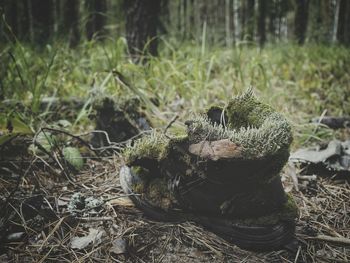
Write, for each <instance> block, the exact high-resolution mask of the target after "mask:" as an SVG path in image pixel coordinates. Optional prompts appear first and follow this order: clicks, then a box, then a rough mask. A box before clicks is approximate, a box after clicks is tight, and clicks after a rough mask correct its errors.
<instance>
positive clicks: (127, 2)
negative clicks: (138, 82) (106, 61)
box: [124, 0, 161, 60]
mask: <svg viewBox="0 0 350 263" xmlns="http://www.w3.org/2000/svg"><path fill="white" fill-rule="evenodd" d="M160 4H161V0H147V1H146V0H124V9H125V12H126V28H125V29H126V39H127V42H128V46H129V52H130V54H131V55H132V57H133V58H134V59H136V60H138V57H139V56H140V55H144V54H146V55H147V54H150V55H153V56H156V55H157V54H158V51H157V48H158V41H157V28H158V20H159V13H160V6H161V5H160Z"/></svg>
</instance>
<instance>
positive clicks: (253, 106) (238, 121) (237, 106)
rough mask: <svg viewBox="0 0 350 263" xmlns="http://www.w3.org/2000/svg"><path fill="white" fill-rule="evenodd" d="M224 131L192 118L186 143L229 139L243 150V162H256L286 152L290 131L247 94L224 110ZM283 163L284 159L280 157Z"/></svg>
mask: <svg viewBox="0 0 350 263" xmlns="http://www.w3.org/2000/svg"><path fill="white" fill-rule="evenodd" d="M225 111H227V112H226V114H227V117H228V124H227V127H223V126H222V125H217V124H215V123H214V124H212V123H211V122H210V120H209V119H208V118H206V117H203V116H199V117H197V118H195V119H194V120H193V121H192V122H191V123H190V125H189V126H188V135H189V140H190V141H191V142H192V143H198V142H200V141H203V140H208V141H214V140H221V139H230V140H231V141H232V142H233V143H235V144H237V145H239V146H240V147H241V148H242V155H241V157H242V158H244V159H259V158H264V157H266V156H272V155H275V154H276V153H278V152H281V151H286V152H289V146H290V144H291V142H292V129H291V126H290V124H289V123H288V121H287V120H286V119H285V118H284V117H283V116H282V115H281V114H279V113H277V112H275V111H274V110H273V109H272V108H271V107H270V106H268V105H265V104H263V103H261V102H259V101H258V100H257V99H256V98H255V97H254V96H253V94H252V92H251V90H248V91H247V92H246V93H245V94H243V95H241V96H238V97H236V98H234V99H232V101H231V102H230V103H229V105H228V106H227V108H226V109H225ZM283 159H284V157H283Z"/></svg>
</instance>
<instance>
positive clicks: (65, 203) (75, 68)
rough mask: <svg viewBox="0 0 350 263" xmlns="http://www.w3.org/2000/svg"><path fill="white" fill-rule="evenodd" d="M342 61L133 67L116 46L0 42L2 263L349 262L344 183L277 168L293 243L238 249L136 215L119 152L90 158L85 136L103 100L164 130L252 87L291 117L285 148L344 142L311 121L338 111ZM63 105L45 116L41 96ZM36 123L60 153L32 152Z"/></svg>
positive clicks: (264, 58)
mask: <svg viewBox="0 0 350 263" xmlns="http://www.w3.org/2000/svg"><path fill="white" fill-rule="evenodd" d="M166 44H167V45H170V44H169V43H166ZM175 50H179V51H175ZM9 52H10V53H11V54H12V57H14V58H15V59H13V58H11V56H9V57H8V56H7V54H9ZM349 53H350V52H349V50H347V49H344V48H341V47H337V48H335V47H321V46H309V47H304V48H300V47H294V46H286V47H278V48H275V47H267V48H266V49H265V50H262V51H260V50H257V49H255V48H241V49H234V50H221V49H213V50H205V52H204V50H203V49H201V50H196V49H194V48H193V47H191V46H186V47H178V46H170V47H167V48H165V49H164V51H163V53H162V54H161V56H160V58H155V59H151V60H150V61H148V64H147V65H143V64H133V63H131V62H130V61H129V60H128V59H127V57H126V56H124V48H123V44H122V43H113V45H109V46H103V45H101V44H96V46H94V45H92V44H85V46H82V47H80V49H79V50H76V51H69V50H68V49H66V48H64V49H59V48H58V47H57V49H56V48H55V47H47V49H46V50H44V51H38V50H35V49H31V48H28V47H22V46H12V47H7V48H6V49H4V51H3V52H2V53H0V59H2V61H5V62H6V63H5V64H6V70H4V71H3V72H5V74H4V78H2V85H3V86H4V87H11V88H8V89H4V93H5V94H4V95H5V98H8V99H7V100H5V101H4V102H2V104H1V106H0V107H1V109H2V110H3V111H2V113H1V116H0V117H1V118H0V123H1V124H2V127H1V135H2V136H1V137H0V146H1V155H0V161H1V166H0V168H1V170H0V172H1V177H0V179H1V183H0V209H1V210H0V215H1V217H0V230H1V231H0V232H1V234H0V239H1V241H2V242H1V246H0V262H56V261H61V262H108V261H110V262H189V261H190V262H348V261H349V260H350V246H349V238H350V205H349V202H348V200H349V197H350V184H349V180H348V179H349V178H348V177H347V178H346V177H345V178H344V177H342V178H341V177H337V176H321V174H305V172H303V170H302V168H300V167H295V166H292V165H288V166H286V168H285V169H284V171H283V173H282V175H281V176H282V181H283V185H284V188H285V191H286V192H288V193H290V194H291V195H292V196H293V197H294V199H295V201H296V203H297V205H298V207H299V211H300V215H299V218H298V220H297V229H296V237H297V239H298V241H299V247H298V249H297V251H294V252H288V251H285V250H283V251H273V252H250V251H246V250H242V249H240V248H238V247H236V246H234V245H233V244H230V243H228V242H227V241H225V240H223V239H221V238H220V237H218V236H216V235H215V234H213V233H211V232H209V231H207V230H206V229H203V228H202V227H200V226H198V225H196V224H195V223H192V222H186V223H174V222H157V221H152V220H150V219H148V218H146V217H145V216H144V215H143V214H142V212H140V211H139V210H138V209H136V208H135V207H134V206H133V204H132V203H131V202H130V201H129V199H128V198H127V197H126V196H125V194H124V193H123V191H122V189H121V187H120V183H119V168H120V166H121V165H122V163H123V160H122V156H121V155H120V151H119V148H118V147H119V146H122V145H117V146H118V147H117V146H116V148H113V147H112V150H111V151H107V152H104V153H103V154H101V155H99V154H97V155H96V151H91V148H90V147H89V145H88V143H89V137H87V136H88V135H87V134H88V132H90V131H92V130H93V129H94V128H95V127H94V121H91V115H93V113H94V112H93V107H92V106H91V105H92V104H93V99H94V98H95V97H99V96H101V95H103V96H110V97H114V98H120V97H126V98H130V97H134V96H137V97H139V98H140V99H141V101H142V103H143V104H144V106H143V107H142V111H143V113H144V114H145V115H147V117H148V118H149V119H150V121H151V123H152V126H153V127H155V128H158V129H165V128H168V127H167V126H168V124H169V123H171V124H172V125H171V127H170V128H169V132H176V131H178V130H179V129H183V128H184V125H183V122H184V120H186V118H187V117H188V115H189V114H192V113H198V112H201V111H202V110H203V109H204V108H206V107H208V106H210V105H212V104H213V103H215V104H217V105H221V106H223V105H225V103H226V100H227V98H229V97H231V96H232V95H235V94H237V93H239V92H241V91H243V90H245V89H246V88H247V86H249V85H253V86H254V87H255V93H256V94H257V96H258V97H259V98H260V99H262V100H263V101H265V102H267V103H269V104H271V105H272V106H273V107H274V108H276V109H277V110H278V111H280V112H282V113H284V114H285V115H286V116H287V118H288V119H290V121H291V122H292V124H293V127H294V144H293V146H292V150H295V149H298V148H300V147H306V146H310V145H313V144H315V143H317V144H320V143H325V142H327V141H329V140H331V139H333V138H337V139H344V140H345V139H349V138H350V132H349V129H341V130H338V131H333V130H331V129H329V128H327V127H325V126H323V125H320V124H319V123H313V122H310V120H311V119H312V118H313V117H319V116H324V115H335V116H346V115H350V103H349V101H350V100H349V97H350V87H349V83H350V75H349V70H348V69H349V68H350V54H349ZM40 57H42V58H40ZM30 59H33V60H34V61H30V62H31V63H28V62H29V61H28V60H30ZM2 66H3V65H1V67H2ZM115 72H117V74H116V73H115ZM124 78H125V79H127V80H128V81H125V79H124ZM23 88H26V89H25V90H26V91H27V92H23ZM87 91H88V92H87ZM72 97H74V98H77V97H80V98H82V99H79V100H78V101H79V102H81V101H82V103H78V102H74V103H73V105H68V106H67V105H66V104H65V105H64V106H63V107H61V106H62V105H61V106H60V105H58V108H57V107H56V106H57V105H56V106H55V105H54V103H53V102H52V101H55V100H45V99H47V98H49V99H52V98H54V99H57V98H58V99H59V101H61V100H65V99H68V100H72ZM47 101H49V102H47ZM50 101H51V102H50ZM43 105H44V106H43ZM55 107H56V108H55ZM9 123H11V125H9ZM44 128H48V129H51V130H50V132H51V133H58V134H60V135H59V136H57V140H58V141H59V143H58V144H57V145H59V146H57V145H56V146H55V147H56V148H55V147H54V148H52V147H51V148H47V145H44V144H43V145H42V148H43V149H39V150H42V153H41V154H38V152H36V151H35V149H33V148H32V147H33V142H34V144H35V141H36V140H38V139H39V138H38V137H40V135H39V134H40V133H41V132H42V131H43V129H44ZM10 130H11V131H10ZM10 133H12V134H15V136H12V135H11V136H9V134H10ZM6 136H7V137H6ZM46 139H47V138H46ZM50 140H51V139H50ZM52 140H53V139H52ZM54 140H56V139H54ZM47 141H49V139H47ZM34 146H35V145H34ZM67 146H70V147H75V148H76V149H79V151H80V154H81V156H82V159H84V164H83V166H82V167H79V169H78V168H74V165H77V166H80V164H73V165H69V164H67V162H66V161H65V160H64V158H63V156H62V148H63V147H67ZM60 147H61V148H60ZM117 148H118V149H117ZM28 149H29V150H28ZM43 152H44V154H43ZM66 159H67V157H66ZM73 159H74V158H73ZM72 166H73V167H72ZM72 199H75V200H78V202H76V203H75V204H78V205H76V206H74V204H73V203H72ZM88 202H90V204H89V205H90V207H88V206H87V203H88ZM91 204H92V205H91ZM72 206H73V207H72Z"/></svg>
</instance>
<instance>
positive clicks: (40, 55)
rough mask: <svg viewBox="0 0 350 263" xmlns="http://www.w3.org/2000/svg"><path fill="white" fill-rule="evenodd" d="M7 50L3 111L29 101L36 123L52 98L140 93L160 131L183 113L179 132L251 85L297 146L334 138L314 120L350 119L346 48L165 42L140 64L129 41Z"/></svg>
mask: <svg viewBox="0 0 350 263" xmlns="http://www.w3.org/2000/svg"><path fill="white" fill-rule="evenodd" d="M0 50H1V51H0V61H1V63H0V80H1V83H0V84H1V95H2V97H3V98H4V99H5V100H4V102H6V103H7V104H6V105H5V106H3V108H6V109H7V112H9V110H8V109H9V107H8V105H15V103H16V102H21V103H23V104H24V105H26V106H27V107H28V109H30V111H31V113H32V114H33V115H34V116H35V118H36V117H38V116H41V115H44V114H45V112H43V110H42V109H40V107H39V104H40V101H41V100H42V99H43V98H47V97H54V98H64V99H66V98H72V97H77V98H81V99H83V100H84V101H87V102H89V101H91V99H92V98H96V97H99V96H101V95H104V96H105V95H110V96H115V97H134V96H135V95H137V96H139V97H141V99H142V100H143V102H145V104H146V109H145V111H146V112H148V114H149V116H150V117H151V119H152V120H153V123H154V124H155V126H157V127H164V126H166V125H167V123H168V122H169V120H171V119H172V118H173V117H174V116H175V115H179V119H178V120H177V122H176V123H175V125H174V127H176V126H181V124H180V123H181V122H182V121H184V120H186V119H187V118H188V114H189V113H191V112H195V113H196V112H200V111H203V109H204V108H207V107H209V106H210V105H212V104H214V103H215V104H217V105H221V106H224V105H225V103H227V101H228V98H231V97H232V96H234V95H237V94H238V93H241V92H243V91H244V90H246V88H247V87H249V86H253V87H254V92H255V93H256V95H257V96H258V97H259V98H260V99H261V100H262V101H264V102H266V103H268V104H270V105H271V106H273V107H274V108H275V109H276V110H277V111H280V112H282V113H283V114H285V115H286V117H287V118H288V119H289V120H291V122H292V123H293V124H294V125H293V126H294V130H295V132H294V134H295V144H296V145H300V144H304V143H305V142H310V141H315V140H323V139H327V138H331V137H332V136H334V133H333V132H331V131H330V130H328V129H325V128H324V127H318V126H316V125H317V124H310V123H309V120H310V119H311V118H312V117H317V116H321V115H322V114H326V115H350V102H349V101H350V100H349V96H350V87H349V85H350V72H349V70H348V69H349V68H350V50H349V49H346V48H343V47H338V46H321V45H306V46H304V47H299V46H294V45H289V44H285V45H279V46H274V45H271V46H267V47H266V48H264V49H263V50H260V49H258V48H253V47H246V46H237V47H235V48H233V49H223V48H208V47H207V48H206V50H203V48H202V47H201V46H195V45H193V44H190V43H186V44H178V43H172V41H167V40H165V39H163V40H162V48H161V50H160V56H159V57H156V58H148V60H147V62H140V63H138V64H134V63H133V62H132V61H131V60H130V59H129V58H128V56H127V47H126V42H125V39H123V38H120V39H118V40H116V41H112V40H106V41H105V42H94V41H91V42H84V43H82V44H81V45H80V46H78V47H77V48H76V49H69V48H68V46H67V44H63V43H56V44H55V45H54V46H49V45H48V46H46V48H44V49H41V50H38V49H36V48H33V47H30V46H26V45H22V44H20V43H15V44H9V45H6V46H2V47H1V48H0ZM121 76H122V80H121ZM151 101H153V102H154V101H157V104H159V105H157V107H155V106H154V105H153V103H152V102H151ZM4 102H3V103H4ZM86 106H87V105H85V108H84V110H83V111H81V112H80V114H79V119H78V120H77V121H76V122H75V124H79V125H76V126H75V127H80V129H84V128H81V127H87V126H88V127H89V119H88V110H87V107H86ZM37 125H39V124H37ZM34 126H35V125H34ZM34 129H35V127H34ZM77 129H78V128H77Z"/></svg>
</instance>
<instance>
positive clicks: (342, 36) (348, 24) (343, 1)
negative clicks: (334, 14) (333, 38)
mask: <svg viewBox="0 0 350 263" xmlns="http://www.w3.org/2000/svg"><path fill="white" fill-rule="evenodd" d="M339 5H340V7H339V18H338V28H337V39H338V41H339V43H341V44H344V45H350V14H349V12H350V2H349V1H348V0H340V3H339Z"/></svg>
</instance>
